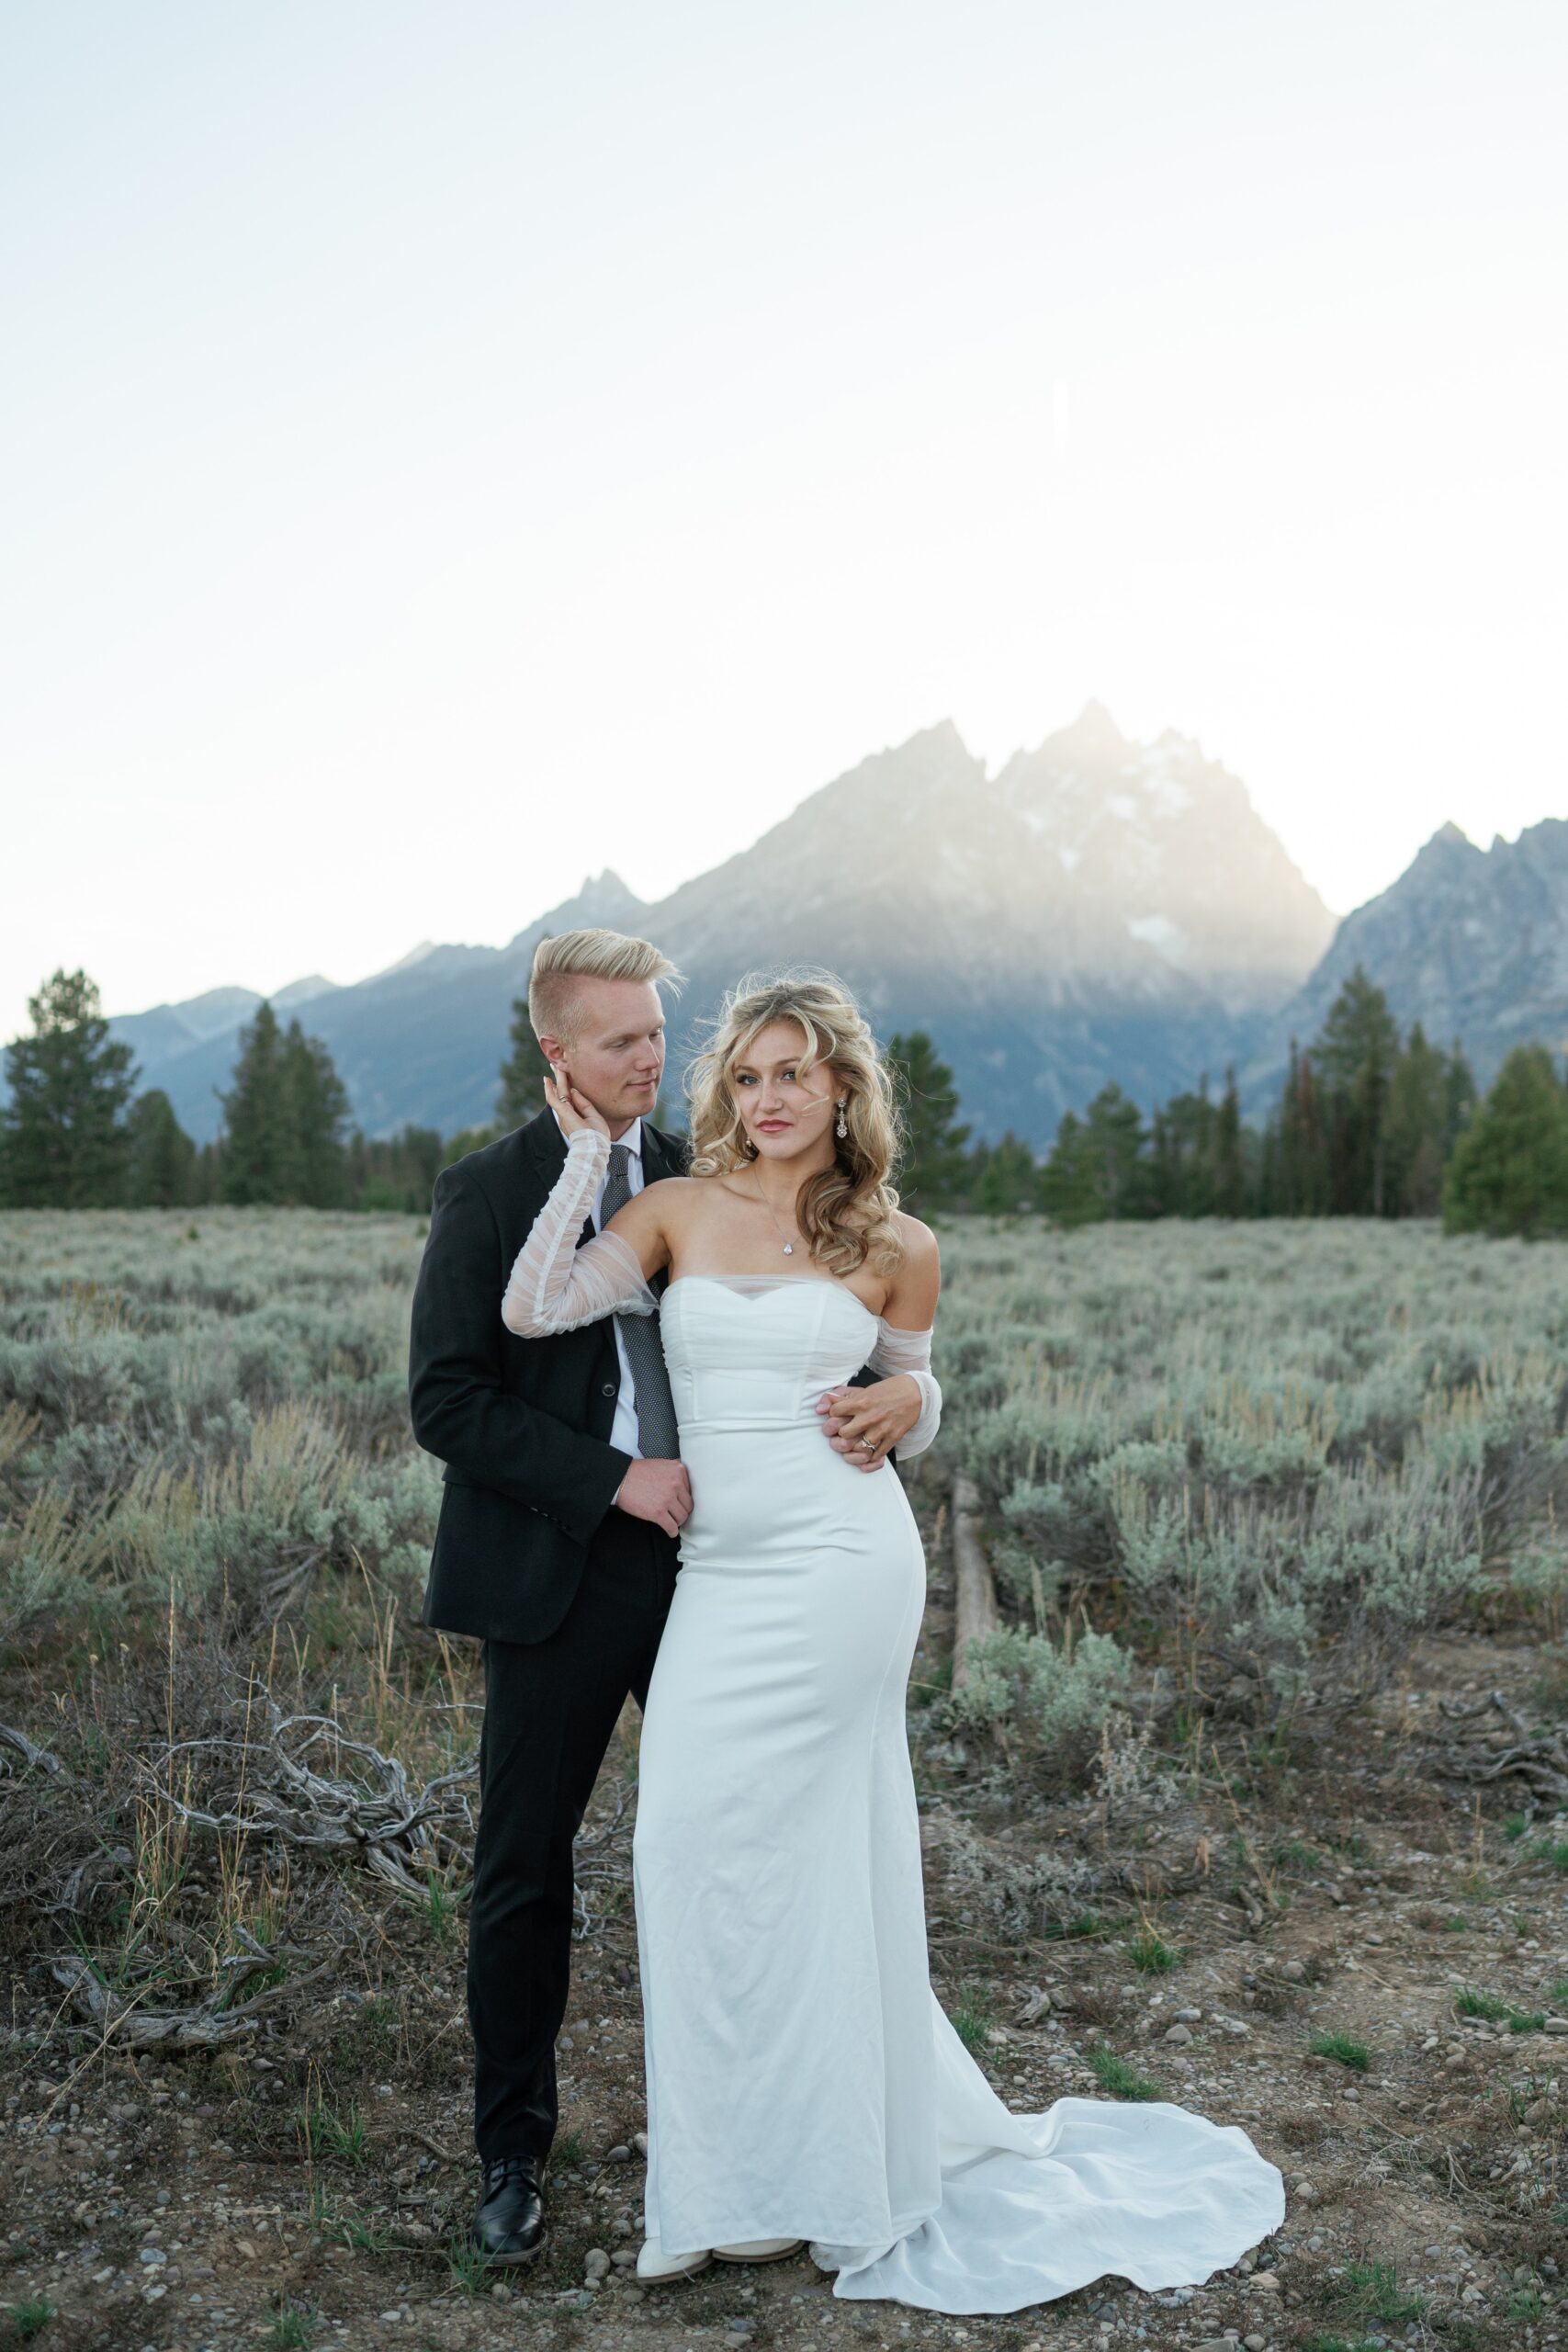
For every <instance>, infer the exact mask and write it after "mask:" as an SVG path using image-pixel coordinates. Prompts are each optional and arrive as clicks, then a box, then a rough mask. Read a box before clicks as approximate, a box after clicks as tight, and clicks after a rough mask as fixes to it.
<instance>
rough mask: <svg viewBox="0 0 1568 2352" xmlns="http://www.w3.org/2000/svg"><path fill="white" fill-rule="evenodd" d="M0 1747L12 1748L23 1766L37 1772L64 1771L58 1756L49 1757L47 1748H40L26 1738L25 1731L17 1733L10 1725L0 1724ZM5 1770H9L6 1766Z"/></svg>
mask: <svg viewBox="0 0 1568 2352" xmlns="http://www.w3.org/2000/svg"><path fill="white" fill-rule="evenodd" d="M0 1747H14V1748H15V1749H16V1750H17V1754H18V1755H19V1756H20V1758H21V1759H22V1761H23V1763H24V1764H25V1765H29V1766H31V1767H32V1768H34V1769H35V1770H38V1771H39V1772H49V1773H51V1774H52V1773H55V1772H63V1771H64V1770H65V1767H64V1766H63V1764H62V1762H61V1760H60V1758H59V1757H58V1756H54V1755H51V1753H50V1750H49V1749H48V1748H47V1747H39V1744H38V1742H37V1741H36V1740H32V1739H29V1738H28V1735H27V1733H26V1732H25V1731H17V1730H16V1729H15V1727H14V1726H13V1725H12V1724H0ZM0 1760H4V1759H0ZM6 1769H7V1770H9V1769H10V1768H9V1766H8V1765H7V1767H6Z"/></svg>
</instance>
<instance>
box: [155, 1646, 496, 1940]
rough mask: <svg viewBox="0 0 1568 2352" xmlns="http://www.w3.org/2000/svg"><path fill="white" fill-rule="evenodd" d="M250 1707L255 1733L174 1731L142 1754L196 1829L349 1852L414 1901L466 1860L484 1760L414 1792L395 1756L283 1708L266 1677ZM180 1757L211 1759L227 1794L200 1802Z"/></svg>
mask: <svg viewBox="0 0 1568 2352" xmlns="http://www.w3.org/2000/svg"><path fill="white" fill-rule="evenodd" d="M257 1702H259V1704H258V1703H257ZM249 1713H250V1718H251V1722H252V1723H253V1724H254V1725H255V1729H254V1732H253V1733H252V1736H250V1737H248V1738H245V1739H234V1738H231V1737H226V1736H209V1737H205V1738H197V1739H184V1740H175V1741H172V1742H170V1743H168V1744H167V1745H166V1746H164V1747H162V1748H160V1749H159V1750H157V1751H156V1752H155V1753H154V1754H153V1755H152V1756H150V1757H148V1758H144V1759H141V1760H140V1761H139V1764H138V1770H139V1771H140V1772H141V1776H142V1777H143V1779H144V1780H146V1781H148V1782H149V1783H150V1784H152V1785H153V1786H155V1787H156V1789H157V1790H158V1792H159V1795H160V1796H161V1797H162V1798H163V1800H164V1803H166V1804H169V1805H171V1806H172V1807H173V1808H174V1810H175V1812H176V1813H177V1814H178V1815H179V1816H180V1818H181V1819H182V1820H184V1821H186V1822H188V1823H190V1825H191V1826H193V1827H194V1828H198V1829H209V1830H212V1831H214V1832H218V1831H221V1830H228V1831H231V1832H232V1833H235V1834H237V1835H240V1836H244V1837H259V1838H282V1839H284V1840H285V1841H286V1842H287V1843H288V1844H289V1845H292V1846H298V1847H301V1848H303V1849H306V1850H308V1851H311V1852H316V1853H327V1854H341V1855H344V1856H346V1857H349V1858H351V1859H353V1860H358V1861H362V1862H363V1863H364V1864H365V1865H366V1867H367V1869H368V1870H370V1871H372V1872H373V1873H374V1874H375V1876H376V1877H378V1879H380V1880H382V1881H383V1883H385V1884H387V1885H389V1886H390V1887H391V1888H392V1889H393V1891H394V1892H395V1893H396V1894H400V1895H401V1896H402V1897H403V1898H404V1899H405V1900H407V1901H411V1902H416V1903H423V1902H424V1901H426V1900H427V1898H428V1891H429V1885H430V1882H431V1880H432V1879H433V1878H434V1879H445V1878H446V1877H448V1876H449V1875H450V1874H451V1873H452V1872H453V1871H456V1870H457V1869H459V1868H460V1867H461V1866H462V1865H463V1864H465V1863H466V1860H467V1857H468V1852H469V1850H470V1849H471V1847H472V1843H473V1835H474V1816H473V1809H472V1807H471V1805H470V1804H469V1802H468V1798H467V1796H466V1795H463V1794H461V1793H459V1792H460V1791H461V1790H462V1788H463V1786H464V1784H465V1783H466V1782H468V1781H472V1780H473V1779H474V1777H475V1775H476V1773H477V1770H478V1766H477V1763H474V1762H470V1763H468V1764H465V1765H462V1766H459V1767H458V1768H457V1770H455V1771H450V1772H443V1773H440V1774H438V1775H437V1776H436V1778H435V1779H434V1780H432V1781H426V1782H425V1784H424V1786H423V1788H422V1789H421V1790H420V1791H419V1792H418V1794H417V1795H416V1794H415V1793H414V1792H413V1791H412V1789H411V1787H410V1784H409V1778H408V1774H407V1772H406V1771H405V1770H404V1769H403V1766H402V1765H401V1764H400V1762H399V1760H398V1758H396V1757H395V1756H385V1755H383V1754H382V1752H381V1750H380V1749H379V1748H378V1747H372V1746H371V1745H370V1744H369V1742H368V1741H367V1740H362V1739H351V1738H349V1737H348V1736H346V1735H345V1734H344V1730H343V1727H342V1725H341V1724H339V1723H338V1722H337V1721H336V1720H335V1718H334V1717H333V1716H331V1715H307V1714H299V1715H286V1714H285V1713H284V1712H283V1710H282V1708H281V1707H279V1706H278V1704H277V1702H276V1700H275V1699H274V1698H273V1696H272V1693H271V1691H268V1690H267V1688H266V1686H265V1683H262V1682H260V1681H259V1680H257V1681H255V1682H254V1683H253V1685H252V1704H251V1707H250V1710H249ZM176 1758H181V1759H186V1760H188V1761H190V1762H194V1763H196V1764H197V1766H200V1765H205V1766H206V1767H207V1768H208V1770H209V1776H210V1778H212V1779H213V1780H215V1781H219V1782H220V1784H221V1783H222V1782H223V1781H228V1782H229V1784H230V1787H231V1793H230V1794H228V1796H227V1801H226V1802H225V1801H223V1800H222V1799H218V1800H215V1801H214V1802H211V1803H209V1804H196V1803H193V1802H191V1801H190V1800H189V1799H187V1798H185V1797H183V1796H181V1795H179V1794H178V1793H176V1791H175V1769H174V1768H175V1759H176ZM345 1758H347V1759H351V1761H352V1763H353V1765H354V1767H355V1777H354V1778H352V1779H351V1778H350V1777H349V1776H348V1774H347V1773H345V1772H344V1770H343V1764H344V1759H345ZM230 1759H233V1761H232V1763H230ZM226 1765H229V1767H230V1769H229V1770H225V1769H224V1768H225V1766H226Z"/></svg>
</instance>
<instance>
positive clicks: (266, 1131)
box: [221, 1001, 296, 1208]
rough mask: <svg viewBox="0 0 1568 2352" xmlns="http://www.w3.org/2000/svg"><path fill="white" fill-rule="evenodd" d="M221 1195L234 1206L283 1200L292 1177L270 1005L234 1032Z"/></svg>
mask: <svg viewBox="0 0 1568 2352" xmlns="http://www.w3.org/2000/svg"><path fill="white" fill-rule="evenodd" d="M221 1100H222V1103H223V1118H224V1125H225V1128H226V1133H225V1135H224V1138H223V1157H222V1176H221V1184H222V1197H223V1199H224V1200H226V1201H229V1202H231V1203H233V1204H235V1205H236V1206H237V1207H241V1208H243V1207H246V1206H248V1205H249V1204H253V1203H255V1202H264V1201H271V1202H276V1201H285V1200H287V1199H288V1186H289V1184H290V1183H291V1182H292V1181H294V1178H295V1174H296V1170H295V1166H294V1152H293V1139H292V1136H291V1135H290V1132H289V1117H288V1084H287V1080H286V1079H285V1075H284V1060H283V1035H282V1032H281V1031H280V1030H279V1028H278V1025H277V1015H276V1013H275V1012H274V1011H273V1009H272V1007H271V1005H270V1004H268V1003H266V1002H265V1001H264V1002H263V1003H261V1004H259V1005H258V1006H257V1007H256V1013H255V1018H254V1021H252V1022H250V1023H248V1024H247V1025H246V1026H245V1027H244V1028H243V1029H242V1030H241V1032H240V1051H239V1058H238V1059H237V1060H236V1062H235V1064H234V1074H233V1083H232V1085H231V1088H230V1091H229V1092H228V1093H227V1094H225V1095H223V1096H222V1098H221Z"/></svg>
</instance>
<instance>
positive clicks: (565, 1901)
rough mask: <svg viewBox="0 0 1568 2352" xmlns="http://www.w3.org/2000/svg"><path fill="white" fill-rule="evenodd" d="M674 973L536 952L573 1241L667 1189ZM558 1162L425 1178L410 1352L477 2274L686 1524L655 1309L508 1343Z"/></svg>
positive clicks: (594, 954) (538, 1148)
mask: <svg viewBox="0 0 1568 2352" xmlns="http://www.w3.org/2000/svg"><path fill="white" fill-rule="evenodd" d="M675 978H678V975H677V974H676V972H675V968H674V967H673V965H672V964H671V962H670V961H669V959H668V958H667V957H666V956H662V955H661V954H660V951H659V950H658V948H656V947H653V946H650V945H649V943H648V941H647V940H643V939H629V938H626V937H624V936H623V935H622V934H621V933H618V932H613V931H576V932H568V933H563V934H562V935H561V936H560V937H559V938H557V939H547V940H545V941H543V942H542V943H541V944H540V946H539V948H538V950H537V952H536V956H535V958H534V967H533V970H532V973H531V974H530V977H529V982H528V1018H529V1021H530V1023H532V1025H533V1029H534V1034H535V1035H536V1037H537V1038H538V1041H539V1046H540V1049H541V1051H542V1052H543V1053H544V1055H545V1057H546V1058H547V1060H548V1061H550V1062H551V1063H564V1065H565V1066H566V1069H567V1071H568V1073H569V1074H570V1079H571V1082H572V1084H573V1085H574V1086H575V1087H576V1088H577V1089H578V1091H580V1092H581V1093H582V1094H584V1095H586V1097H587V1098H588V1100H589V1101H590V1102H591V1103H592V1104H593V1106H594V1108H595V1109H596V1110H598V1111H599V1112H600V1113H601V1114H603V1116H604V1119H605V1121H606V1123H607V1125H608V1126H609V1129H610V1136H611V1143H612V1149H611V1153H610V1166H609V1170H608V1172H607V1174H606V1176H605V1179H604V1186H603V1188H602V1190H601V1193H600V1195H599V1198H598V1200H597V1202H596V1203H595V1206H594V1214H593V1216H592V1218H591V1219H590V1220H589V1221H588V1222H587V1223H585V1224H584V1226H583V1229H582V1233H581V1235H580V1237H579V1238H580V1240H581V1239H585V1238H588V1236H589V1235H590V1234H591V1233H592V1232H593V1231H596V1230H597V1229H598V1228H599V1227H601V1226H603V1225H604V1224H605V1223H607V1222H608V1220H609V1219H610V1218H611V1217H612V1216H614V1215H615V1211H616V1209H617V1208H619V1207H620V1206H621V1204H622V1203H623V1202H624V1201H626V1199H628V1198H629V1197H630V1196H631V1194H632V1193H637V1192H640V1191H641V1190H642V1188H643V1186H644V1185H645V1184H650V1183H654V1182H657V1181H658V1180H659V1179H660V1177H664V1176H679V1175H682V1174H683V1173H684V1172H685V1166H686V1147H685V1144H684V1143H683V1141H682V1138H681V1137H679V1136H671V1135H667V1134H665V1133H663V1132H662V1131H661V1130H660V1129H659V1128H657V1127H655V1126H654V1125H652V1123H651V1120H650V1117H649V1114H650V1113H651V1112H652V1110H653V1107H654V1104H655V1103H656V1102H657V1100H658V1096H659V1088H660V1080H661V1078H662V1076H663V1072H664V1052H665V1037H664V1013H663V1008H662V1006H661V1004H660V997H659V987H658V983H659V982H660V980H673V979H675ZM565 1158H566V1144H565V1139H564V1138H563V1136H562V1135H561V1132H560V1129H559V1128H558V1125H556V1121H555V1116H554V1114H553V1113H551V1112H549V1111H541V1112H540V1113H539V1114H538V1116H537V1117H536V1118H534V1119H531V1120H529V1121H528V1123H527V1124H526V1125H525V1126H521V1127H517V1128H514V1129H513V1132H512V1133H511V1134H510V1135H506V1136H502V1137H501V1139H500V1141H499V1142H496V1143H492V1144H489V1145H487V1146H486V1147H485V1148H484V1149H483V1150H481V1151H476V1152H471V1153H470V1154H469V1155H468V1158H467V1159H461V1160H459V1161H458V1162H457V1164H456V1166H454V1167H451V1168H447V1169H444V1170H443V1171H442V1173H441V1175H440V1176H439V1177H438V1179H437V1180H436V1185H435V1195H434V1203H433V1204H432V1208H431V1216H430V1234H429V1238H428V1239H427V1241H426V1243H425V1248H424V1257H423V1262H422V1264H421V1266H420V1272H419V1281H418V1284H417V1286H416V1288H415V1291H414V1301H413V1321H412V1332H411V1335H410V1349H409V1399H410V1406H411V1408H412V1419H413V1430H414V1435H415V1437H416V1438H417V1439H418V1441H419V1442H420V1444H421V1445H422V1446H423V1447H424V1448H425V1449H426V1451H427V1452H429V1453H434V1454H436V1455H438V1456H439V1457H440V1458H441V1460H442V1461H443V1462H444V1463H445V1464H446V1471H445V1490H444V1493H443V1497H442V1503H441V1516H440V1520H439V1522H438V1524H437V1527H436V1531H435V1548H434V1554H433V1555H432V1558H431V1564H430V1581H429V1586H428V1588H427V1590H426V1593H425V1602H424V1622H425V1623H426V1624H427V1625H433V1626H436V1627H439V1628H440V1629H441V1630H442V1631H443V1632H445V1633H451V1634H477V1635H478V1636H479V1639H480V1640H481V1641H482V1642H483V1644H484V1674H485V1712H484V1727H483V1731H482V1733H481V1736H480V1741H479V1833H478V1836H477V1838H476V1840H475V1846H474V1883H473V1893H472V1896H471V1900H470V1906H469V1926H468V2021H469V2024H470V2026H471V2028H472V2030H473V2037H474V2129H475V2138H476V2141H477V2143H478V2145H479V2162H480V2165H481V2167H482V2170H483V2188H482V2192H481V2197H480V2202H479V2213H478V2217H477V2220H476V2223H475V2229H476V2233H477V2235H478V2238H479V2244H480V2246H481V2247H482V2249H483V2251H484V2252H485V2254H486V2255H487V2256H489V2258H490V2260H491V2262H492V2263H519V2262H526V2261H527V2260H529V2259H530V2257H531V2256H533V2255H535V2254H536V2252H537V2250H538V2246H539V2241H540V2238H541V2236H542V2234H543V2231H544V2221H545V2213H544V2199H543V2194H542V2181H543V2176H544V2169H545V2165H546V2160H547V2157H548V2154H549V2149H550V2143H551V2141H552V2139H553V2138H554V2135H555V2130H556V2122H557V2114H558V2109H557V2099H556V2067H555V2043H556V2036H557V2035H558V2032H559V2031H560V2027H561V2021H562V2019H563V2018H564V2017H565V2015H566V2004H567V1991H568V1985H569V1983H570V1951H571V1926H572V1910H573V1901H574V1888H573V1880H572V1840H573V1838H575V1836H576V1834H577V1831H578V1828H579V1826H581V1820H582V1816H583V1814H584V1812H585V1810H586V1808H587V1804H588V1800H589V1797H590V1795H591V1793H592V1788H593V1782H594V1780H595V1778H596V1776H597V1774H598V1770H599V1767H600V1765H601V1763H602V1762H603V1760H604V1753H605V1750H606V1748H607V1747H608V1746H609V1743H610V1738H611V1736H612V1734H613V1733H614V1731H615V1724H616V1722H617V1720H618V1718H619V1715H620V1712H621V1709H622V1707H623V1705H624V1704H625V1702H626V1697H627V1695H628V1694H630V1695H632V1696H635V1698H636V1699H637V1704H638V1706H639V1707H640V1706H642V1705H643V1703H644V1702H645V1701H646V1699H647V1696H648V1685H649V1676H650V1674H651V1673H652V1670H653V1661H654V1656H655V1653H656V1652H657V1650H658V1647H659V1637H660V1633H661V1632H662V1630H663V1625H664V1619H665V1616H666V1614H667V1612H668V1611H669V1607H670V1601H671V1595H672V1593H673V1591H674V1589H675V1577H676V1572H677V1569H678V1566H679V1558H678V1554H677V1550H676V1538H677V1536H678V1535H679V1533H680V1531H681V1528H682V1525H683V1523H684V1521H686V1519H687V1517H688V1516H689V1515H690V1512H691V1509H692V1489H691V1482H690V1480H689V1479H688V1477H687V1476H686V1472H685V1469H684V1466H683V1465H682V1463H681V1462H680V1461H679V1460H678V1459H677V1458H676V1454H677V1444H676V1428H675V1416H674V1409H673V1406H672V1404H671V1395H670V1383H669V1378H668V1375H667V1374H666V1373H665V1369H664V1358H663V1353H662V1350H661V1347H660V1339H659V1327H658V1321H657V1318H656V1317H638V1316H631V1315H628V1316H626V1317H614V1318H611V1319H608V1320H605V1321H603V1322H598V1323H592V1324H589V1325H586V1326H584V1327H583V1328H582V1329H580V1330H576V1331H567V1332H563V1333H561V1334H560V1335H559V1336H558V1337H556V1338H553V1339H519V1338H517V1337H515V1336H514V1335H513V1333H512V1332H510V1331H508V1329H506V1327H505V1325H504V1324H503V1323H502V1319H501V1296H502V1290H503V1289H504V1288H505V1284H506V1278H507V1276H508V1274H509V1273H510V1272H511V1271H512V1264H513V1259H514V1258H515V1257H516V1255H517V1252H518V1250H520V1249H521V1248H522V1246H523V1244H524V1242H525V1240H526V1238H527V1236H528V1232H529V1229H530V1227H532V1225H533V1223H534V1220H535V1218H536V1216H538V1214H539V1211H540V1210H541V1209H542V1208H543V1206H544V1204H545V1202H546V1199H547V1196H548V1194H549V1192H550V1189H551V1187H552V1185H553V1184H554V1182H555V1181H556V1178H557V1176H558V1174H559V1172H560V1170H561V1166H562V1163H563V1162H564V1160H565ZM664 1282H665V1277H664V1276H663V1275H662V1274H660V1275H659V1276H657V1277H656V1278H655V1280H654V1283H653V1288H654V1289H655V1290H656V1291H660V1290H662V1288H663V1286H664ZM873 1377H874V1375H872V1374H869V1373H862V1374H858V1375H857V1380H856V1384H855V1385H869V1384H870V1383H871V1382H872V1380H873ZM918 1409H919V1408H918V1405H917V1406H916V1407H915V1408H913V1409H910V1410H909V1411H908V1419H906V1421H905V1423H904V1429H905V1430H908V1427H909V1426H910V1424H911V1423H912V1422H913V1420H914V1419H915V1418H916V1413H917V1412H918ZM824 1426H825V1428H826V1430H827V1431H828V1434H829V1439H830V1440H831V1442H834V1443H835V1444H836V1445H838V1447H839V1450H840V1451H848V1447H847V1444H846V1443H844V1442H840V1440H839V1439H838V1437H837V1434H836V1424H834V1423H833V1422H832V1420H831V1419H829V1420H828V1421H827V1422H826V1423H825V1425H824ZM901 1433H902V1432H901ZM866 1475H868V1476H872V1475H875V1473H874V1472H869V1471H868V1472H867V1474H866Z"/></svg>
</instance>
